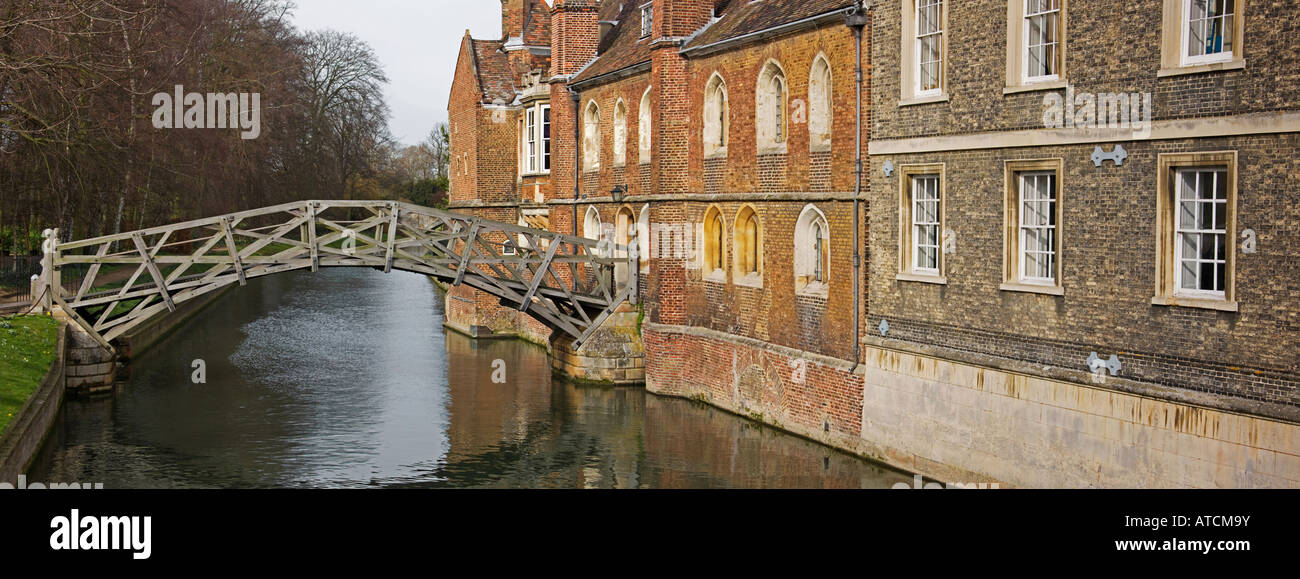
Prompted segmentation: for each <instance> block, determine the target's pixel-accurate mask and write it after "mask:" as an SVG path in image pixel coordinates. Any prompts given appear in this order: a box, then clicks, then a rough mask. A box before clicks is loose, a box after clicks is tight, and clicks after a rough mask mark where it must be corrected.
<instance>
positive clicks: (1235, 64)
mask: <svg viewBox="0 0 1300 579" xmlns="http://www.w3.org/2000/svg"><path fill="white" fill-rule="evenodd" d="M1245 4H1246V3H1245V2H1243V1H1242V0H1235V1H1234V2H1233V12H1232V20H1233V26H1232V35H1233V47H1232V51H1231V52H1227V53H1222V52H1221V53H1218V54H1216V55H1215V56H1211V57H1206V56H1205V55H1201V56H1197V57H1188V56H1187V48H1188V43H1189V42H1190V35H1189V34H1188V32H1189V31H1188V27H1189V26H1190V24H1191V0H1164V14H1163V18H1162V26H1161V29H1162V30H1161V42H1160V48H1161V50H1160V70H1159V72H1158V73H1157V76H1159V77H1167V76H1177V75H1183V74H1196V73H1201V72H1210V71H1218V70H1239V69H1243V68H1245V67H1246V59H1245V43H1246V28H1245V20H1246V5H1245ZM1225 54H1226V56H1222V55H1225Z"/></svg>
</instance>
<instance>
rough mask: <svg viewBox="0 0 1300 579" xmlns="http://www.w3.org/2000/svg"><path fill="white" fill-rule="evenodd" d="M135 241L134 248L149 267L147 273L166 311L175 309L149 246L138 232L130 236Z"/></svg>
mask: <svg viewBox="0 0 1300 579" xmlns="http://www.w3.org/2000/svg"><path fill="white" fill-rule="evenodd" d="M131 239H132V240H133V241H135V249H136V251H139V252H140V259H141V260H143V261H144V265H145V267H147V268H149V275H150V276H153V283H154V285H157V286H158V293H159V295H161V296H162V299H163V303H166V304H167V311H169V312H174V311H176V304H174V303H172V295H171V294H170V293H168V292H167V283H166V282H165V281H164V280H163V276H162V273H161V272H159V271H158V264H156V263H154V261H153V256H151V255H149V248H148V247H146V246H145V244H144V237H142V236H141V235H140V234H139V233H136V234H135V235H132V236H131Z"/></svg>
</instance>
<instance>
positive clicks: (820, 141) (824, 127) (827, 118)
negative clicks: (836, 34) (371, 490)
mask: <svg viewBox="0 0 1300 579" xmlns="http://www.w3.org/2000/svg"><path fill="white" fill-rule="evenodd" d="M819 73H822V74H825V81H823V80H822V79H821V78H819ZM834 74H835V73H834V71H833V70H832V69H831V64H830V60H828V59H827V58H826V54H825V53H822V52H819V53H817V56H816V57H814V58H813V64H812V67H811V69H810V70H809V71H808V147H809V150H810V151H811V152H813V153H824V152H827V151H830V150H831V127H832V123H833V122H834V117H835V103H834V101H833V98H832V96H833V94H834V92H833V89H834V86H835V85H834V80H835V77H834ZM819 92H820V94H819Z"/></svg>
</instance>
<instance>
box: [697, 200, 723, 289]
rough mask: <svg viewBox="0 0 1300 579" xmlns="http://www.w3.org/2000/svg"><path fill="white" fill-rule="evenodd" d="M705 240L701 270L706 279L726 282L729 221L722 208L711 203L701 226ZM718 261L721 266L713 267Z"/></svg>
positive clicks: (701, 253) (702, 248)
mask: <svg viewBox="0 0 1300 579" xmlns="http://www.w3.org/2000/svg"><path fill="white" fill-rule="evenodd" d="M701 230H702V231H703V237H704V242H703V243H702V244H701V246H702V247H701V251H700V271H701V273H702V276H703V279H704V281H712V282H719V283H725V282H726V281H727V222H726V220H725V219H723V218H722V209H720V208H718V206H717V205H710V206H709V207H708V209H705V210H704V221H703V223H702V226H701ZM714 261H717V262H718V264H719V266H720V267H716V268H715V267H713V262H714Z"/></svg>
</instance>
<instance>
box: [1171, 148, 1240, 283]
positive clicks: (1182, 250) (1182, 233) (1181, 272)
mask: <svg viewBox="0 0 1300 579" xmlns="http://www.w3.org/2000/svg"><path fill="white" fill-rule="evenodd" d="M1175 182H1176V183H1178V184H1179V188H1180V191H1179V199H1178V201H1177V205H1178V209H1177V211H1178V220H1177V223H1176V224H1175V240H1176V243H1177V248H1178V256H1177V260H1178V262H1179V264H1178V267H1177V269H1176V271H1175V275H1176V277H1177V280H1176V284H1175V286H1176V287H1177V288H1178V289H1181V290H1190V291H1201V292H1216V293H1217V292H1222V291H1223V290H1224V286H1225V278H1224V276H1223V272H1224V271H1226V268H1227V251H1228V249H1229V247H1228V241H1229V240H1228V238H1227V217H1228V216H1227V209H1228V207H1227V188H1226V186H1227V171H1226V170H1224V169H1203V168H1202V169H1180V170H1178V172H1177V174H1176V177H1175Z"/></svg>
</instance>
